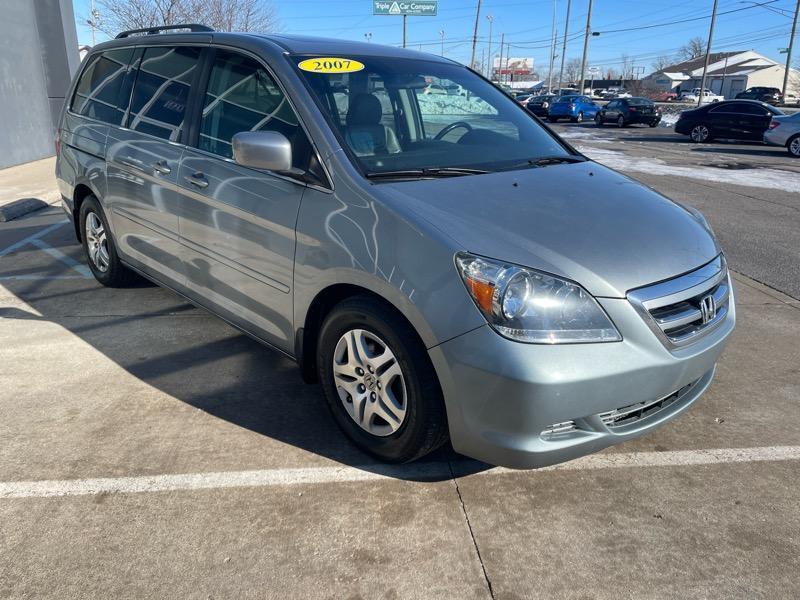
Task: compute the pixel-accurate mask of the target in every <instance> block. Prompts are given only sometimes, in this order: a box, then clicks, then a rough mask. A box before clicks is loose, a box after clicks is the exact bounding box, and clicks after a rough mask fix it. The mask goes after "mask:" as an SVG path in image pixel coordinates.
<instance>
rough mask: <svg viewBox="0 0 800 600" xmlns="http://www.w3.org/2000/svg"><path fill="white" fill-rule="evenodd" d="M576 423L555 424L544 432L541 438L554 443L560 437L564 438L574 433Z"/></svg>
mask: <svg viewBox="0 0 800 600" xmlns="http://www.w3.org/2000/svg"><path fill="white" fill-rule="evenodd" d="M575 429H576V427H575V421H564V422H562V423H553V424H552V425H550V426H549V427H547V429H545V430H544V431H542V433H540V434H539V436H540V437H541V438H542V439H543V440H545V441H552V440H554V439H557V438H558V437H559V436H564V435H566V434H569V433H572V432H573V431H575Z"/></svg>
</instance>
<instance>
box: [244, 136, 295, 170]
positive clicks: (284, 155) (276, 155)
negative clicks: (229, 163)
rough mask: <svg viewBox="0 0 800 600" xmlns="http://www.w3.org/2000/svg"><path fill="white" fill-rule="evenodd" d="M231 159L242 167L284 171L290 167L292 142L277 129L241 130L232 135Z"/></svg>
mask: <svg viewBox="0 0 800 600" xmlns="http://www.w3.org/2000/svg"><path fill="white" fill-rule="evenodd" d="M232 142H233V160H235V161H236V162H237V163H238V164H240V165H242V166H243V167H251V168H253V169H264V170H266V171H275V172H277V173H286V172H288V171H291V169H292V144H291V142H290V141H289V140H288V139H287V138H286V136H285V135H283V134H282V133H278V132H277V131H242V132H240V133H237V134H236V135H234V136H233V140H232Z"/></svg>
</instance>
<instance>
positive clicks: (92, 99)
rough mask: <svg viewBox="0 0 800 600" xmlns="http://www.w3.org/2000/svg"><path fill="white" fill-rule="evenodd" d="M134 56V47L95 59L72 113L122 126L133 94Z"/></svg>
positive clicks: (78, 90)
mask: <svg viewBox="0 0 800 600" xmlns="http://www.w3.org/2000/svg"><path fill="white" fill-rule="evenodd" d="M132 56H133V48H121V49H119V50H109V51H108V52H103V53H102V54H100V55H98V56H96V57H94V58H93V59H92V62H91V63H90V64H89V65H87V66H86V68H85V69H84V70H83V73H82V74H81V78H80V80H79V81H78V85H77V86H76V87H75V94H74V95H73V96H72V103H71V104H70V110H72V112H74V113H77V114H79V115H83V116H86V117H92V118H93V119H99V120H100V121H104V122H105V123H111V124H113V125H121V124H122V120H123V118H124V117H125V111H126V110H127V108H128V100H129V98H130V93H131V80H132V75H130V74H129V72H128V64H129V63H130V61H131V57H132Z"/></svg>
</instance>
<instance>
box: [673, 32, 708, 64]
mask: <svg viewBox="0 0 800 600" xmlns="http://www.w3.org/2000/svg"><path fill="white" fill-rule="evenodd" d="M705 53H706V41H705V40H704V39H703V38H701V37H693V38H692V39H690V40H689V41H688V42H686V43H685V44H684V45H683V46H681V47H680V48H678V58H679V59H680V60H682V61H685V60H692V59H693V58H700V57H701V56H703V55H704V54H705Z"/></svg>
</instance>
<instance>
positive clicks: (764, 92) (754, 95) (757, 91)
mask: <svg viewBox="0 0 800 600" xmlns="http://www.w3.org/2000/svg"><path fill="white" fill-rule="evenodd" d="M736 99H737V100H758V101H760V102H766V103H767V104H772V105H773V106H777V105H778V104H781V103H782V102H783V94H781V91H780V90H779V89H778V88H774V87H751V88H747V89H746V90H745V91H743V92H739V93H738V94H736Z"/></svg>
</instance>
